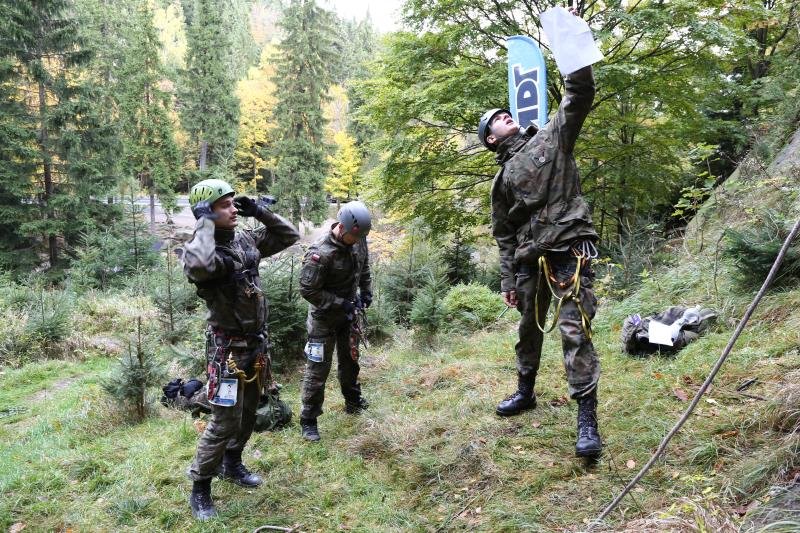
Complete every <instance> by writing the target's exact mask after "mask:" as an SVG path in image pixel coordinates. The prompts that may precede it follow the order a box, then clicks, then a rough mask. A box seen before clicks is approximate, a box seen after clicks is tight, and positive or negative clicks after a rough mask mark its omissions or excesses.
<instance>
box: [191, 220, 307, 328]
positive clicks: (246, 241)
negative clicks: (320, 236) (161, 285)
mask: <svg viewBox="0 0 800 533" xmlns="http://www.w3.org/2000/svg"><path fill="white" fill-rule="evenodd" d="M261 213H262V214H261V215H260V216H259V217H258V220H259V222H261V223H262V224H264V226H263V227H261V228H258V229H255V230H245V231H235V230H224V229H216V228H215V226H214V222H213V221H211V220H209V219H207V218H201V219H200V220H198V221H197V225H196V226H195V230H194V235H193V236H192V238H191V240H190V241H189V242H187V243H186V244H185V245H184V246H183V271H184V273H185V274H186V276H187V277H188V278H189V281H191V282H192V283H194V284H195V285H196V286H197V294H198V296H200V297H201V298H202V299H203V300H205V302H206V305H207V306H208V316H207V317H206V319H207V320H208V323H209V325H211V326H212V327H214V328H219V329H222V330H224V331H225V333H227V334H229V335H248V334H258V333H261V332H262V331H263V329H264V328H265V327H266V323H267V301H266V299H265V298H264V294H263V293H262V292H261V280H260V279H259V275H258V263H259V262H260V261H261V258H262V257H268V256H270V255H273V254H276V253H278V252H280V251H281V250H284V249H285V248H288V247H289V246H291V245H292V244H294V243H296V242H297V241H298V240H299V239H300V234H299V233H298V232H297V230H296V229H295V227H294V226H292V224H291V223H290V222H289V221H288V220H286V219H285V218H283V217H281V216H278V215H276V214H275V213H272V212H271V211H269V210H267V209H262V210H261Z"/></svg>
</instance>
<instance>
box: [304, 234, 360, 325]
mask: <svg viewBox="0 0 800 533" xmlns="http://www.w3.org/2000/svg"><path fill="white" fill-rule="evenodd" d="M333 227H335V224H334V225H333V226H332V227H331V231H330V232H328V234H327V235H325V236H324V237H322V238H320V239H319V240H317V241H316V242H315V243H314V244H312V245H311V246H309V248H308V251H307V252H306V255H305V257H303V267H302V269H301V270H300V294H302V295H303V298H305V299H306V300H308V302H309V303H310V304H311V306H310V307H309V310H308V312H309V314H310V315H315V316H318V315H319V314H320V313H325V312H327V311H331V310H335V309H337V308H338V307H341V306H342V304H343V303H344V301H345V300H348V301H353V300H354V299H355V297H356V294H357V289H360V290H361V292H362V293H363V292H365V291H371V290H372V277H371V275H370V269H369V250H368V248H367V239H366V238H362V239H361V240H360V241H358V242H356V243H355V244H354V245H352V246H347V245H345V244H344V243H342V242H339V241H338V240H336V238H335V237H334V236H333V231H332V230H333Z"/></svg>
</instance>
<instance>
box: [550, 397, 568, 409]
mask: <svg viewBox="0 0 800 533" xmlns="http://www.w3.org/2000/svg"><path fill="white" fill-rule="evenodd" d="M568 403H569V398H567V397H566V396H561V397H560V398H553V399H552V400H550V407H563V406H565V405H567V404H568Z"/></svg>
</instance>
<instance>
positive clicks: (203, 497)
mask: <svg viewBox="0 0 800 533" xmlns="http://www.w3.org/2000/svg"><path fill="white" fill-rule="evenodd" d="M189 506H190V507H191V508H192V516H194V517H195V518H196V519H198V520H203V521H204V520H210V519H212V518H214V517H215V516H217V510H216V509H215V508H214V500H212V499H211V478H209V479H204V480H202V481H195V482H194V483H193V484H192V494H191V496H189Z"/></svg>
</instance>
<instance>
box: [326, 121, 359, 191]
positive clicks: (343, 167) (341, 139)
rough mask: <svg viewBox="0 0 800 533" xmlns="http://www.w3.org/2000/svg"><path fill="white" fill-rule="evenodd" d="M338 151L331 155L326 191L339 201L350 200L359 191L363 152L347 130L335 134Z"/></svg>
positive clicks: (334, 140) (334, 139)
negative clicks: (360, 151)
mask: <svg viewBox="0 0 800 533" xmlns="http://www.w3.org/2000/svg"><path fill="white" fill-rule="evenodd" d="M333 142H334V143H335V144H336V153H335V154H334V155H332V156H329V158H328V162H329V163H330V173H329V175H328V177H327V179H326V180H325V191H326V192H327V193H328V194H330V195H331V196H333V197H334V198H336V200H337V201H341V200H350V198H352V197H354V196H356V194H357V193H358V174H359V170H360V169H361V154H359V152H358V150H357V149H356V145H355V140H354V139H353V138H352V137H350V135H348V134H347V132H346V131H337V132H336V133H335V134H334V135H333Z"/></svg>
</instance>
